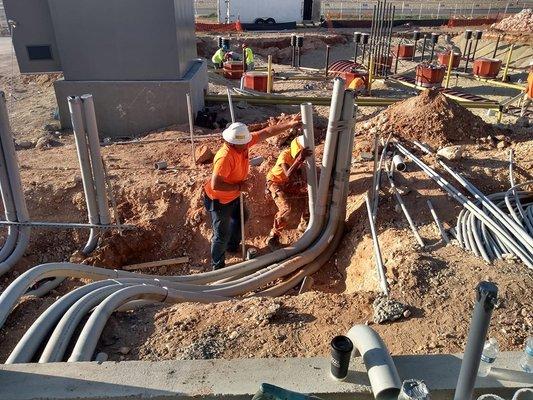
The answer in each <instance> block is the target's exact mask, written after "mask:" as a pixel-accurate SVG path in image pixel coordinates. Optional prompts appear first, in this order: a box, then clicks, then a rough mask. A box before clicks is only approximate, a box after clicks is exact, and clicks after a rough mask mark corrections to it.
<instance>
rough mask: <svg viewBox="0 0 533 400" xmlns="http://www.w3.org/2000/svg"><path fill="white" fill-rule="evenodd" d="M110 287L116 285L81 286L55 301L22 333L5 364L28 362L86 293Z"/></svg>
mask: <svg viewBox="0 0 533 400" xmlns="http://www.w3.org/2000/svg"><path fill="white" fill-rule="evenodd" d="M110 285H116V283H115V282H113V281H99V282H93V283H90V284H88V285H84V286H81V287H79V288H77V289H75V290H73V291H72V292H70V293H68V294H66V295H65V296H63V297H61V298H60V299H59V300H57V301H56V302H55V303H54V304H52V305H51V306H50V307H48V308H47V309H46V311H45V312H44V313H42V314H41V315H40V316H39V318H37V319H36V320H35V322H34V323H33V324H32V325H31V326H30V328H29V329H28V330H27V331H26V333H24V335H23V336H22V339H20V341H19V342H18V343H17V345H16V346H15V349H14V350H13V351H12V352H11V354H10V355H9V357H8V358H7V360H6V364H16V363H28V362H30V361H31V360H32V358H33V356H34V354H35V352H36V351H37V350H38V348H39V345H40V344H41V342H42V340H43V339H44V338H45V337H46V336H47V335H48V333H49V332H50V330H51V329H52V328H53V327H54V326H55V324H56V322H57V321H58V320H59V319H60V318H61V317H62V315H63V314H64V313H65V312H66V311H67V310H68V309H69V308H70V307H71V306H72V305H73V304H74V303H76V302H77V301H78V300H79V299H80V298H82V297H83V296H85V295H87V294H88V293H92V292H93V291H94V290H97V289H99V288H108V286H110Z"/></svg>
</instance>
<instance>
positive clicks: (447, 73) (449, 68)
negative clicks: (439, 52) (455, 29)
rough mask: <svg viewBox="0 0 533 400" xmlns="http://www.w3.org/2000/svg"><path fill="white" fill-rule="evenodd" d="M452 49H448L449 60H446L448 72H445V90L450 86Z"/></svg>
mask: <svg viewBox="0 0 533 400" xmlns="http://www.w3.org/2000/svg"><path fill="white" fill-rule="evenodd" d="M453 57H454V54H453V48H451V49H450V59H449V60H448V71H446V85H445V86H444V87H445V88H446V89H448V87H449V86H450V76H451V75H452V66H453Z"/></svg>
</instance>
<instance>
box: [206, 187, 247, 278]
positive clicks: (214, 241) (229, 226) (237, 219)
mask: <svg viewBox="0 0 533 400" xmlns="http://www.w3.org/2000/svg"><path fill="white" fill-rule="evenodd" d="M204 205H205V209H206V210H207V212H208V213H209V215H210V216H211V222H212V224H213V236H212V238H211V265H212V266H213V269H214V270H215V269H220V268H224V267H225V266H226V250H228V251H230V252H237V251H238V250H239V246H240V243H241V237H242V236H241V212H240V200H239V198H238V197H237V198H236V199H235V200H233V201H231V202H229V203H227V204H222V203H220V202H219V201H218V200H211V199H210V198H209V196H207V195H206V194H204ZM247 219H248V212H247V210H246V209H245V210H244V220H245V221H246V220H247Z"/></svg>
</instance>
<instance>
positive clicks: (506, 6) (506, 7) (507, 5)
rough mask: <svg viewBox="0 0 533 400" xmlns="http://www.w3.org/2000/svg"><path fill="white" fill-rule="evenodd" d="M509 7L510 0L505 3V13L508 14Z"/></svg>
mask: <svg viewBox="0 0 533 400" xmlns="http://www.w3.org/2000/svg"><path fill="white" fill-rule="evenodd" d="M508 8H509V2H507V4H506V5H505V11H504V12H503V13H504V14H505V15H507V9H508Z"/></svg>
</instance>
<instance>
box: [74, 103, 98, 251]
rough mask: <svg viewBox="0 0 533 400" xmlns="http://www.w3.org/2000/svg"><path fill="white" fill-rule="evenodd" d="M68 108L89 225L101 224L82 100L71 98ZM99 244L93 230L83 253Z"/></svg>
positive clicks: (95, 232) (95, 231)
mask: <svg viewBox="0 0 533 400" xmlns="http://www.w3.org/2000/svg"><path fill="white" fill-rule="evenodd" d="M68 108H69V110H70V118H71V120H72V130H73V131H74V139H75V141H76V151H77V153H78V160H79V163H80V171H81V179H82V183H83V191H84V193H85V202H86V204H87V213H88V214H89V223H90V224H99V223H100V218H99V217H98V205H97V203H96V191H95V188H94V178H93V174H92V171H91V162H90V159H89V150H88V147H87V134H86V132H85V127H84V123H83V113H82V106H81V99H80V98H79V97H69V98H68ZM97 242H98V232H97V230H96V229H91V231H90V234H89V239H88V241H87V244H86V245H85V247H84V248H83V250H82V251H83V253H84V254H90V253H91V252H92V251H93V250H94V249H95V248H96V245H97Z"/></svg>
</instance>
